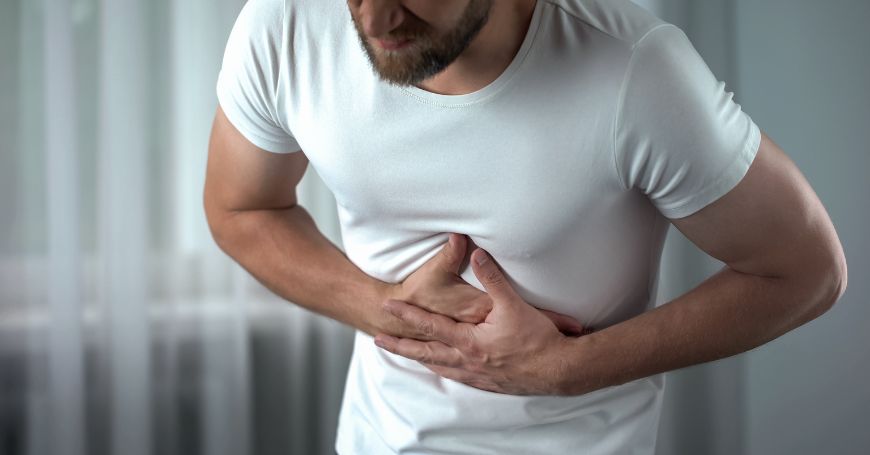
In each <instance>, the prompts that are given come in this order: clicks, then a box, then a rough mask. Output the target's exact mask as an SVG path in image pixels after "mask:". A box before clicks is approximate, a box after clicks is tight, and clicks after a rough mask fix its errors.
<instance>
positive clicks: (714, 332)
mask: <svg viewBox="0 0 870 455" xmlns="http://www.w3.org/2000/svg"><path fill="white" fill-rule="evenodd" d="M672 222H673V223H674V225H675V226H677V228H678V229H679V230H680V231H681V232H683V233H684V234H685V235H686V237H688V238H689V239H690V240H691V241H692V242H693V243H695V244H696V245H697V246H698V247H699V248H701V249H702V250H704V251H705V252H707V253H708V254H710V255H711V256H713V257H715V258H717V259H719V260H721V261H723V262H725V264H726V266H725V267H724V268H723V269H722V270H721V271H720V272H718V273H716V274H715V275H713V276H712V277H710V278H708V279H707V280H706V281H704V282H703V283H701V284H700V285H699V286H697V287H696V288H694V289H692V290H691V291H689V292H687V293H686V294H684V295H682V296H680V297H679V298H677V299H675V300H673V301H671V302H668V303H667V304H664V305H662V306H660V307H658V308H655V309H653V310H651V311H648V312H646V313H644V314H641V315H639V316H637V317H634V318H631V319H629V320H627V321H623V322H621V323H618V324H615V325H613V326H610V327H607V328H604V329H602V330H599V331H598V332H596V333H593V334H590V335H587V336H583V337H579V338H568V337H564V336H562V335H560V334H558V333H556V332H554V331H553V330H548V329H547V328H546V327H545V326H543V325H541V324H540V320H539V319H535V317H534V315H533V314H532V313H530V312H529V311H528V305H527V304H526V303H525V302H523V301H522V299H521V298H520V297H519V296H518V295H517V294H516V293H515V292H514V291H513V289H511V287H510V285H509V284H508V282H507V280H506V279H505V278H504V275H503V274H502V273H501V271H500V270H499V268H498V267H497V266H496V264H495V263H494V262H493V261H492V260H491V259H490V260H489V261H486V262H485V263H484V264H482V265H481V264H476V265H475V267H474V272H475V274H476V276H477V277H478V278H479V279H480V281H481V283H482V284H483V285H484V287H485V288H486V290H487V292H489V293H490V295H492V296H493V301H494V308H493V310H492V312H491V313H490V315H489V317H488V318H487V321H486V322H485V323H483V324H478V325H473V324H464V323H459V324H457V323H455V322H452V321H449V320H447V319H445V318H443V317H441V316H439V315H433V314H431V313H427V312H425V311H423V310H421V309H419V308H417V307H415V306H414V305H409V304H407V303H403V302H396V301H392V302H388V303H387V305H386V308H387V310H388V311H390V312H392V313H393V314H395V315H396V316H397V317H399V318H400V319H402V320H403V321H405V322H406V324H407V325H408V326H409V327H425V328H426V330H425V332H426V333H430V334H434V338H435V339H436V341H419V340H414V339H410V338H396V337H392V336H388V335H378V336H377V337H376V338H375V343H377V344H378V345H379V346H380V347H382V348H384V349H386V350H388V351H390V352H393V353H396V354H399V355H402V356H405V357H408V358H411V359H414V360H418V361H420V362H423V363H424V364H426V365H427V366H428V367H429V368H430V369H432V370H433V371H435V372H436V373H438V374H440V375H442V376H444V377H447V378H450V379H454V380H457V381H461V382H464V383H466V384H469V385H472V386H475V387H478V388H482V389H486V390H490V391H494V392H501V393H509V394H517V395H523V394H536V395H537V394H553V395H582V394H585V393H588V392H592V391H594V390H598V389H601V388H604V387H609V386H614V385H619V384H623V383H626V382H629V381H632V380H636V379H640V378H643V377H647V376H650V375H653V374H657V373H662V372H666V371H670V370H674V369H678V368H683V367H687V366H690V365H695V364H698V363H702V362H709V361H713V360H717V359H721V358H724V357H728V356H732V355H735V354H739V353H741V352H745V351H747V350H750V349H752V348H755V347H757V346H759V345H762V344H764V343H767V342H769V341H771V340H773V339H775V338H777V337H779V336H781V335H783V334H784V333H786V332H788V331H790V330H792V329H794V328H796V327H798V326H800V325H803V324H805V323H806V322H808V321H810V320H812V319H814V318H816V317H818V316H820V315H821V314H823V313H824V312H825V311H827V310H828V309H830V308H831V306H832V305H833V304H834V302H836V301H837V299H839V297H840V296H841V295H842V294H843V291H844V290H845V288H846V280H847V278H846V276H847V271H846V261H845V256H844V254H843V249H842V246H841V245H840V241H839V239H838V238H837V234H836V231H835V230H834V227H833V225H832V223H831V220H830V218H829V217H828V214H827V212H826V211H825V209H824V207H823V206H822V203H821V202H820V201H819V199H818V197H817V196H816V194H815V193H814V192H813V190H812V188H811V187H810V185H809V183H807V181H806V179H804V177H803V175H802V174H801V173H800V171H799V170H798V169H797V167H796V166H795V165H794V163H793V162H792V161H791V160H790V159H789V158H788V157H787V156H786V154H785V153H784V152H783V151H782V150H781V149H780V148H779V147H778V146H777V145H776V144H774V143H773V141H771V140H770V138H768V137H767V136H766V135H763V136H762V142H761V146H760V148H759V151H758V154H757V156H756V158H755V161H754V162H753V164H752V165H751V167H750V169H749V171H748V172H747V174H746V176H744V178H743V179H742V181H741V182H740V183H739V184H737V186H736V187H735V188H734V189H732V190H731V191H730V192H728V193H727V194H726V195H724V196H723V197H722V198H720V199H718V200H717V201H715V202H713V203H712V204H710V205H708V206H707V207H705V208H703V209H701V210H699V211H698V212H696V213H695V214H693V215H690V216H688V217H685V218H681V219H675V220H672ZM472 258H475V259H484V258H488V255H487V254H486V253H485V252H483V251H482V250H478V251H475V252H474V254H473V256H472Z"/></svg>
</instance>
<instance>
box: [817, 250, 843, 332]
mask: <svg viewBox="0 0 870 455" xmlns="http://www.w3.org/2000/svg"><path fill="white" fill-rule="evenodd" d="M828 264H829V265H828V266H826V267H824V268H822V270H823V272H822V273H820V274H819V275H821V276H820V280H818V281H819V282H820V283H821V284H820V285H819V287H818V289H819V290H820V292H819V294H818V295H819V296H820V299H819V300H820V301H819V302H818V304H817V306H816V312H815V314H814V317H818V316H821V315H822V314H824V313H826V312H827V311H828V310H830V309H831V308H833V306H834V304H835V303H837V301H839V300H840V297H842V296H843V293H844V292H846V285H847V283H848V281H849V280H848V267H847V265H846V257H845V255H844V254H843V251H842V250H840V251H839V252H837V254H835V255H833V260H831V261H829V262H828Z"/></svg>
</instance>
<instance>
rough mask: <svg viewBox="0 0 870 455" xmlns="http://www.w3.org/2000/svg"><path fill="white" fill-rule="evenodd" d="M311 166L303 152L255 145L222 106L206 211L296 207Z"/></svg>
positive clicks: (210, 155) (211, 159)
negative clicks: (299, 189) (298, 189)
mask: <svg viewBox="0 0 870 455" xmlns="http://www.w3.org/2000/svg"><path fill="white" fill-rule="evenodd" d="M307 166H308V159H307V158H306V157H305V154H303V153H299V152H296V153H272V152H268V151H266V150H263V149H261V148H259V147H257V146H255V145H253V144H252V143H251V142H250V141H248V140H247V139H245V137H244V136H243V135H242V134H241V133H240V132H239V131H238V130H237V129H236V128H235V127H234V126H233V125H232V123H230V121H229V120H228V119H227V117H226V116H225V115H224V113H223V110H222V109H221V108H220V107H218V109H217V112H216V113H215V118H214V124H213V126H212V131H211V138H210V140H209V147H208V165H207V168H206V180H205V191H204V202H205V206H206V212H207V213H209V212H210V213H212V214H214V213H216V212H234V211H242V210H263V209H280V208H288V207H292V206H294V205H296V185H297V184H298V183H299V181H300V180H301V179H302V176H303V174H304V173H305V169H306V167H307Z"/></svg>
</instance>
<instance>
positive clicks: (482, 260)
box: [474, 249, 489, 265]
mask: <svg viewBox="0 0 870 455" xmlns="http://www.w3.org/2000/svg"><path fill="white" fill-rule="evenodd" d="M487 256H488V255H487V254H486V252H485V251H483V250H481V249H478V250H477V251H475V252H474V262H477V265H484V264H486V263H487V262H489V258H488V257H487Z"/></svg>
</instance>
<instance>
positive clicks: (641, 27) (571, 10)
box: [539, 0, 670, 49]
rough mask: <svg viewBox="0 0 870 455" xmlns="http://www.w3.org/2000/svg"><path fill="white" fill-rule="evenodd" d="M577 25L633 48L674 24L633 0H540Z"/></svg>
mask: <svg viewBox="0 0 870 455" xmlns="http://www.w3.org/2000/svg"><path fill="white" fill-rule="evenodd" d="M539 1H543V2H545V3H546V4H547V5H548V6H550V7H551V8H552V9H553V10H554V11H555V12H556V14H559V15H561V16H563V18H564V19H565V20H567V21H568V22H574V23H575V25H576V26H579V27H583V28H592V29H595V30H597V31H599V32H601V33H603V34H605V35H607V36H610V37H611V38H613V39H615V40H616V41H618V42H620V43H621V44H622V45H624V46H625V47H627V48H630V49H633V48H634V47H635V46H636V45H637V44H638V43H639V42H640V41H641V40H642V39H643V38H644V37H645V36H646V35H648V34H649V33H650V32H652V31H653V30H655V29H656V28H659V27H661V26H664V25H670V24H668V23H667V22H665V21H663V20H662V19H660V18H658V17H657V16H655V15H653V14H652V13H650V12H649V11H647V10H646V9H644V8H642V7H640V6H638V5H636V4H635V3H633V2H631V1H630V0H539Z"/></svg>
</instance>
